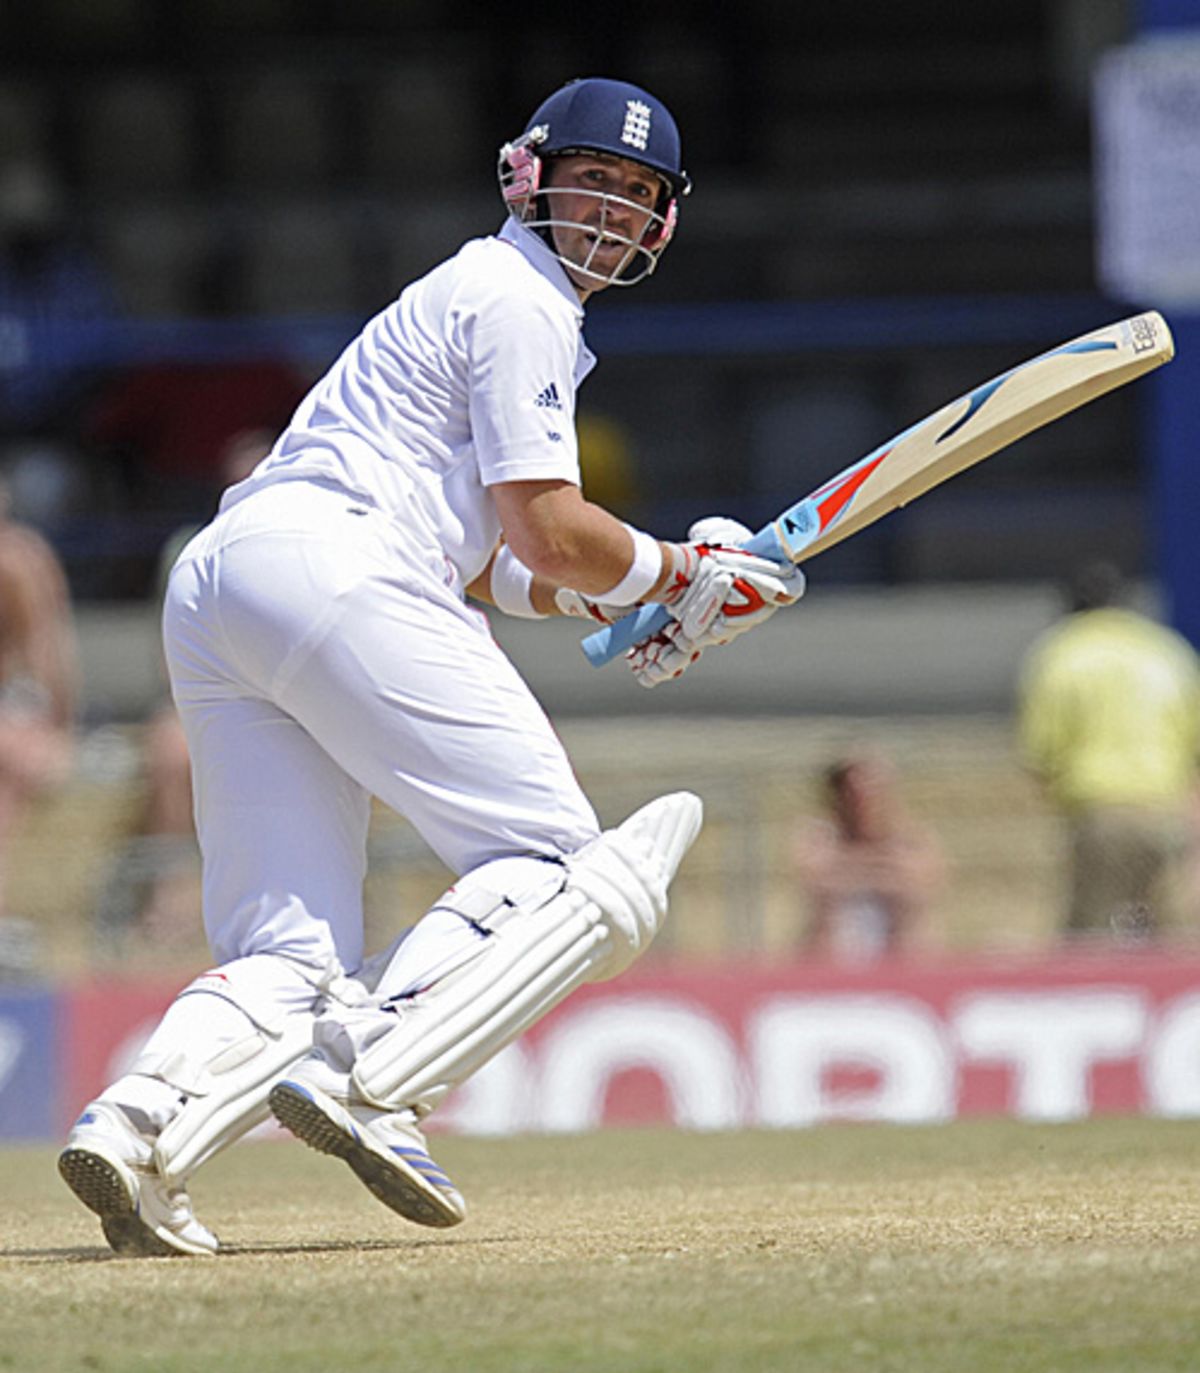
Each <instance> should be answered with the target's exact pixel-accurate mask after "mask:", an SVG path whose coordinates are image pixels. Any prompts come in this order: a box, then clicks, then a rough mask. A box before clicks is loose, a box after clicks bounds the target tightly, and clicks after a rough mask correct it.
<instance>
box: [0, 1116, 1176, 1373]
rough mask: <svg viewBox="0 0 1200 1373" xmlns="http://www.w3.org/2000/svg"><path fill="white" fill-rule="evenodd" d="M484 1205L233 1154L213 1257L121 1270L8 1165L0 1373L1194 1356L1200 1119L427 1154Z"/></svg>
mask: <svg viewBox="0 0 1200 1373" xmlns="http://www.w3.org/2000/svg"><path fill="white" fill-rule="evenodd" d="M439 1146H440V1147H439V1149H438V1151H437V1152H438V1153H439V1155H440V1156H441V1157H442V1158H443V1160H444V1161H445V1162H446V1164H447V1165H448V1166H449V1167H450V1169H451V1170H452V1171H453V1172H454V1173H455V1175H456V1176H457V1177H458V1178H459V1180H460V1181H461V1183H462V1184H463V1186H464V1188H465V1190H466V1192H467V1194H468V1197H469V1200H470V1201H471V1203H472V1207H473V1211H472V1215H471V1218H470V1219H469V1220H468V1222H467V1224H466V1225H464V1226H463V1227H462V1228H461V1229H460V1230H458V1231H452V1232H449V1233H448V1234H440V1233H437V1232H431V1231H422V1230H419V1229H415V1228H413V1227H411V1226H406V1225H405V1224H404V1223H403V1222H401V1221H399V1220H398V1219H396V1218H394V1217H392V1216H391V1215H390V1213H388V1212H386V1211H384V1210H383V1209H382V1208H380V1207H379V1206H378V1205H377V1204H376V1203H375V1202H373V1201H372V1200H371V1198H370V1197H369V1196H368V1195H367V1194H366V1193H365V1192H363V1191H362V1190H361V1189H359V1187H358V1185H357V1184H356V1183H355V1182H354V1180H353V1178H352V1177H351V1175H350V1173H349V1172H348V1171H347V1170H346V1169H345V1168H344V1167H343V1166H342V1165H340V1164H338V1163H335V1162H332V1161H331V1160H328V1159H325V1158H322V1157H320V1156H318V1155H315V1154H311V1153H309V1152H308V1151H306V1150H304V1149H302V1148H301V1147H299V1146H297V1145H288V1144H279V1143H273V1142H267V1143H260V1144H249V1145H246V1146H243V1147H242V1148H241V1149H238V1150H235V1151H234V1152H233V1153H231V1154H230V1155H227V1156H226V1157H224V1158H222V1159H220V1160H218V1161H217V1162H216V1163H215V1164H213V1165H212V1166H211V1167H210V1168H209V1169H208V1170H207V1171H206V1172H205V1173H204V1174H202V1175H201V1178H200V1180H199V1183H198V1184H197V1186H196V1188H195V1193H196V1200H197V1205H198V1207H199V1209H200V1210H201V1212H202V1214H203V1215H204V1216H205V1218H206V1219H207V1220H208V1221H209V1222H210V1223H211V1224H212V1225H213V1226H214V1228H216V1229H217V1230H218V1231H219V1233H221V1235H222V1236H223V1238H224V1240H225V1242H226V1246H227V1248H226V1250H225V1252H224V1253H223V1254H222V1256H221V1257H220V1258H218V1259H216V1260H212V1261H204V1260H149V1261H145V1260H143V1261H132V1260H121V1259H117V1258H115V1257H113V1256H111V1255H110V1254H109V1253H108V1251H107V1250H106V1249H103V1248H102V1247H101V1240H100V1234H99V1229H98V1227H97V1226H95V1225H94V1224H93V1223H92V1218H91V1217H90V1216H89V1215H88V1214H87V1213H86V1212H84V1211H83V1210H82V1209H81V1208H79V1207H78V1206H77V1204H75V1203H74V1201H73V1199H72V1198H71V1197H70V1195H69V1194H68V1193H67V1192H66V1190H65V1189H64V1188H63V1187H62V1186H61V1184H60V1183H59V1182H58V1179H57V1177H56V1176H55V1174H54V1170H53V1154H52V1152H51V1151H48V1150H44V1149H38V1150H30V1149H22V1150H13V1151H8V1152H5V1153H3V1154H0V1208H2V1209H0V1370H9V1369H19V1370H39V1373H54V1370H62V1369H79V1370H100V1371H103V1373H116V1371H117V1370H133V1369H137V1370H154V1371H155V1373H170V1371H172V1370H188V1373H192V1371H193V1370H195V1371H196V1373H199V1370H205V1371H206V1373H208V1371H209V1370H219V1371H220V1373H225V1370H234V1371H235V1373H240V1370H251V1369H262V1370H265V1371H267V1373H270V1371H271V1370H288V1373H301V1371H302V1370H318V1369H319V1370H330V1371H331V1373H345V1371H348V1370H359V1369H381V1370H382V1369H386V1370H389V1373H391V1371H392V1370H396V1371H397V1373H399V1370H409V1369H412V1370H417V1373H442V1371H443V1370H445V1371H446V1373H449V1371H450V1370H454V1373H459V1370H462V1371H463V1373H500V1370H503V1371H504V1373H517V1370H521V1373H543V1371H544V1373H568V1370H570V1373H602V1371H603V1373H616V1371H617V1370H620V1373H650V1370H656V1371H661V1373H695V1371H696V1370H722V1373H724V1371H725V1370H730V1371H731V1373H732V1371H733V1370H737V1373H759V1371H761V1370H772V1371H774V1370H789V1371H790V1370H810V1369H811V1370H819V1371H820V1373H842V1371H843V1370H846V1373H849V1370H864V1369H869V1370H904V1371H905V1373H908V1370H918V1369H919V1370H921V1373H951V1370H953V1373H963V1370H971V1373H992V1371H993V1370H994V1371H995V1373H1000V1370H1003V1373H1050V1371H1051V1370H1053V1371H1054V1373H1072V1370H1088V1373H1100V1371H1101V1370H1105V1371H1107V1370H1113V1371H1114V1373H1115V1371H1116V1370H1121V1371H1122V1373H1125V1371H1126V1370H1128V1371H1130V1373H1133V1371H1135V1370H1136V1373H1154V1371H1156V1370H1165V1369H1177V1370H1181V1373H1182V1370H1187V1371H1188V1373H1194V1370H1196V1369H1198V1368H1200V1188H1198V1186H1197V1178H1198V1171H1200V1124H1194V1123H1174V1124H1173V1123H1165V1122H1159V1123H1153V1122H1144V1121H1132V1120H1131V1121H1111V1122H1094V1123H1088V1124H1083V1125H1071V1126H1056V1127H1032V1126H1021V1125H1016V1124H1013V1123H1010V1122H996V1123H966V1124H956V1125H951V1126H946V1127H927V1128H915V1129H893V1128H885V1127H879V1126H866V1127H840V1128H825V1129H820V1130H814V1131H808V1132H799V1133H775V1134H740V1135H725V1136H716V1137H714V1136H695V1135H679V1134H673V1133H666V1132H653V1133H640V1132H639V1133H608V1134H602V1135H596V1136H592V1137H588V1138H569V1139H557V1140H543V1139H537V1140H522V1141H511V1140H509V1141H496V1142H491V1143H488V1142H482V1141H464V1140H454V1139H451V1140H441V1141H439Z"/></svg>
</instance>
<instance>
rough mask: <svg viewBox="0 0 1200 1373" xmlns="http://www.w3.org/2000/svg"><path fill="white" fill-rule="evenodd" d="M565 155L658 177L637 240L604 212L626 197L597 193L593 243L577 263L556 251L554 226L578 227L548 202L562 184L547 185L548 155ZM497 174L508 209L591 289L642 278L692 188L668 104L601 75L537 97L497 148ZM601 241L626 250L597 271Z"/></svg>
mask: <svg viewBox="0 0 1200 1373" xmlns="http://www.w3.org/2000/svg"><path fill="white" fill-rule="evenodd" d="M569 153H601V154H604V155H606V156H609V157H620V158H624V159H626V160H627V161H630V162H636V163H637V164H638V165H639V166H642V167H645V168H647V169H648V170H649V171H652V172H654V173H655V175H656V176H658V177H659V178H660V180H661V181H662V182H663V191H662V194H661V195H660V196H659V199H658V203H657V204H656V205H655V207H654V209H653V211H652V212H651V211H648V212H646V216H645V221H644V228H643V229H642V230H641V231H640V233H639V234H638V236H637V237H636V238H630V237H623V236H622V235H621V234H620V233H619V232H617V231H616V229H615V228H613V227H612V226H611V225H610V224H609V222H608V221H607V220H606V219H605V218H604V212H605V208H606V207H607V206H609V205H618V204H623V203H624V204H626V206H627V202H622V201H620V199H619V198H614V197H613V196H611V195H606V194H600V193H597V194H596V199H597V201H598V203H599V204H600V206H601V214H602V222H601V224H600V228H599V233H598V234H597V237H596V239H595V241H594V248H593V250H592V252H591V253H590V255H589V256H588V257H587V258H586V260H583V261H580V260H577V259H575V258H569V257H565V256H564V255H563V254H562V253H560V252H559V251H558V248H557V246H556V244H555V239H554V232H555V230H556V229H560V228H568V229H571V228H576V227H578V226H577V225H576V224H575V223H574V222H573V221H569V220H566V221H564V220H562V219H559V218H556V211H555V208H554V202H555V201H556V200H557V199H558V198H559V197H561V195H562V190H561V189H560V188H556V187H553V186H550V185H549V184H547V178H546V177H545V175H544V170H545V167H546V163H547V160H548V159H549V160H552V159H554V158H555V157H559V156H562V155H565V154H569ZM497 175H498V179H499V183H500V193H501V195H502V196H503V197H504V203H505V205H506V206H507V207H508V210H509V212H510V213H511V214H513V215H514V216H515V217H516V218H517V219H518V220H520V222H521V223H522V224H525V225H526V226H527V227H529V228H531V229H533V230H535V231H536V232H537V233H538V234H540V236H541V237H542V238H543V239H544V240H545V241H546V243H547V245H548V246H549V247H550V249H551V251H552V252H553V253H554V255H555V256H556V257H557V258H558V260H559V261H560V262H561V263H563V265H564V266H565V267H567V268H568V269H569V270H570V271H571V273H572V275H573V276H574V277H576V278H579V277H582V278H583V279H585V280H586V281H587V282H588V283H590V284H591V285H592V286H593V287H601V286H610V285H617V286H632V285H634V284H635V283H636V282H639V281H643V280H644V279H645V278H646V277H647V276H649V275H650V273H651V272H653V271H654V269H655V267H656V266H657V265H658V260H659V258H660V257H661V255H662V252H663V249H664V248H666V246H667V244H668V243H669V242H670V241H671V238H672V236H673V234H674V232H675V225H676V222H677V220H678V216H679V205H678V201H679V197H680V196H683V195H687V194H688V192H689V191H690V190H691V189H692V183H691V179H690V178H689V177H688V174H687V173H686V172H685V171H684V170H683V167H682V165H681V160H680V142H679V129H678V127H677V125H676V123H675V120H674V119H673V118H672V117H671V112H670V111H669V110H668V109H667V107H666V106H665V105H664V104H663V103H662V101H661V100H657V99H656V98H655V97H654V96H652V95H651V94H650V92H649V91H645V90H643V89H642V88H641V87H640V86H634V85H632V84H630V82H628V81H612V80H609V79H608V78H607V77H600V76H592V77H587V78H584V79H582V80H579V81H571V82H568V83H567V85H565V86H563V87H562V88H561V90H557V91H555V92H554V94H553V95H551V96H549V97H548V98H547V99H546V100H543V101H542V103H541V105H539V106H538V108H537V109H536V110H535V111H534V113H533V117H532V118H531V119H530V121H529V123H528V124H527V125H526V126H525V132H524V133H523V134H522V135H521V136H520V137H519V138H517V139H515V140H514V141H513V142H511V143H506V144H505V145H504V146H503V147H502V148H501V149H500V155H499V163H498V167H497ZM576 194H577V195H578V194H590V192H582V191H577V192H576ZM627 207H628V206H627ZM605 242H607V243H612V242H619V243H622V244H623V245H624V246H625V247H626V248H628V255H627V257H626V259H625V261H624V262H623V263H622V264H621V265H620V266H619V267H618V268H616V269H614V270H602V269H601V268H600V267H599V266H598V264H597V260H596V259H597V252H598V251H599V249H600V247H601V246H602V244H603V243H605Z"/></svg>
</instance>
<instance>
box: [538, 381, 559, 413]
mask: <svg viewBox="0 0 1200 1373" xmlns="http://www.w3.org/2000/svg"><path fill="white" fill-rule="evenodd" d="M533 403H534V405H536V406H538V407H539V408H540V409H542V410H561V409H562V408H563V406H562V401H561V400H560V399H559V395H558V386H557V385H556V384H555V383H554V382H551V383H550V385H549V386H547V387H544V388H543V389H542V390H541V391H539V392H538V393H537V396H536V397H535V398H534V402H533Z"/></svg>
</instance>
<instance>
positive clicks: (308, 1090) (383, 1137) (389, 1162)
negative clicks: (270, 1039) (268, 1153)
mask: <svg viewBox="0 0 1200 1373" xmlns="http://www.w3.org/2000/svg"><path fill="white" fill-rule="evenodd" d="M348 1083H349V1078H348V1075H346V1074H341V1073H337V1072H336V1071H335V1070H334V1069H332V1068H330V1067H328V1066H327V1065H326V1064H324V1063H323V1062H322V1061H321V1060H320V1059H317V1058H315V1057H311V1058H307V1059H305V1061H304V1062H303V1063H301V1064H299V1065H298V1066H297V1067H296V1068H293V1069H292V1073H291V1076H290V1077H287V1078H284V1079H283V1081H281V1082H277V1083H276V1084H275V1086H274V1087H272V1088H271V1095H270V1097H269V1098H268V1101H269V1102H270V1106H271V1110H272V1112H273V1113H274V1115H275V1119H276V1120H278V1121H279V1123H280V1124H281V1125H284V1126H286V1127H287V1128H288V1129H289V1130H290V1131H291V1132H292V1134H294V1135H295V1136H296V1138H297V1139H300V1140H303V1142H304V1143H305V1144H307V1145H308V1146H309V1147H310V1148H312V1149H317V1150H319V1151H320V1152H321V1153H322V1154H332V1155H333V1156H334V1158H340V1159H341V1160H342V1161H343V1162H344V1163H348V1164H349V1165H350V1167H351V1169H352V1170H353V1171H354V1174H355V1176H356V1177H357V1178H358V1179H359V1181H360V1182H362V1183H363V1185H364V1186H365V1187H366V1188H367V1190H368V1191H369V1192H371V1193H372V1195H374V1196H375V1197H377V1198H378V1199H379V1200H380V1201H381V1202H383V1204H384V1205H385V1206H388V1207H390V1208H391V1209H392V1210H393V1211H395V1212H397V1213H398V1214H399V1215H401V1216H403V1217H404V1218H405V1220H411V1221H414V1222H415V1223H416V1224H417V1225H431V1226H435V1227H437V1228H439V1229H446V1228H448V1227H449V1226H451V1225H459V1224H461V1223H462V1221H463V1220H465V1219H466V1215H467V1204H466V1202H465V1201H464V1200H463V1196H462V1193H461V1192H460V1191H459V1190H458V1188H457V1187H455V1185H454V1184H453V1183H452V1182H451V1181H450V1179H449V1178H448V1177H447V1176H446V1174H445V1172H444V1171H443V1170H442V1168H441V1167H440V1166H439V1165H438V1164H436V1163H435V1162H434V1161H433V1159H431V1158H430V1157H429V1151H428V1149H427V1148H426V1145H425V1136H424V1135H423V1134H422V1133H421V1131H420V1130H419V1129H418V1128H417V1126H416V1125H415V1124H414V1123H413V1121H412V1119H411V1116H410V1114H409V1113H408V1112H401V1113H396V1112H394V1111H381V1110H380V1109H379V1108H378V1107H376V1106H371V1105H369V1104H368V1103H367V1102H365V1101H362V1100H361V1098H357V1097H356V1094H354V1093H353V1092H352V1091H350V1090H348Z"/></svg>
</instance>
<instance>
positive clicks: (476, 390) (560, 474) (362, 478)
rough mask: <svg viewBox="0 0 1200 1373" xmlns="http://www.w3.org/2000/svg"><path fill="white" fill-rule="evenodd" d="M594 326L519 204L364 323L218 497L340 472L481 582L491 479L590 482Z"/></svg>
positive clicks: (489, 528)
mask: <svg viewBox="0 0 1200 1373" xmlns="http://www.w3.org/2000/svg"><path fill="white" fill-rule="evenodd" d="M582 326H583V307H582V306H581V305H580V303H579V298H578V296H577V295H576V294H575V289H574V287H573V286H572V285H571V282H570V279H569V278H568V276H567V274H566V272H565V271H564V270H563V268H562V266H561V264H560V263H559V262H558V261H557V260H556V259H555V257H554V256H553V255H552V254H551V252H550V250H549V249H548V248H547V246H546V245H545V244H544V243H543V242H542V240H541V239H540V238H539V237H538V236H537V235H536V234H535V233H533V232H532V231H531V230H529V229H526V228H525V227H524V226H523V225H521V224H519V223H518V222H517V221H516V220H514V219H512V218H509V219H508V220H507V221H506V223H505V224H504V226H503V227H502V228H501V230H500V232H499V234H497V235H495V236H492V237H489V238H480V239H472V240H470V241H469V242H467V243H465V244H464V245H463V247H462V248H461V249H460V250H459V251H458V252H457V253H456V254H455V255H454V256H453V257H451V258H449V259H448V260H447V261H445V262H443V263H442V264H441V265H440V266H438V267H435V268H434V269H433V270H432V271H431V272H429V273H428V274H427V275H426V276H424V277H421V278H420V279H419V280H417V281H415V282H413V283H412V284H411V285H409V286H407V287H406V288H405V289H404V290H403V291H402V292H401V294H400V296H399V297H398V298H397V299H396V300H395V301H393V302H392V304H390V305H389V306H387V307H386V309H384V310H382V311H380V313H379V314H377V315H376V316H375V317H374V318H373V319H371V320H370V321H369V322H368V323H367V324H366V325H365V326H364V328H363V330H362V332H361V333H360V334H359V335H358V337H357V338H356V339H355V340H354V341H353V342H352V343H351V344H350V345H349V346H348V347H347V348H346V350H345V351H344V352H343V353H342V355H341V357H339V358H338V360H337V361H336V362H335V363H334V364H333V366H332V367H331V368H330V369H329V371H328V372H327V373H326V374H325V376H324V377H323V378H322V379H321V380H320V381H319V382H317V384H316V385H315V386H314V387H313V389H312V390H311V391H310V392H309V394H308V395H307V397H306V398H305V399H304V400H303V401H302V402H301V404H300V406H299V408H298V409H297V411H296V413H295V415H294V416H293V417H292V420H291V423H290V424H289V425H288V427H287V428H286V429H285V430H284V432H283V433H282V434H281V435H280V437H279V439H278V441H277V442H276V444H275V447H274V448H273V449H272V451H271V453H270V455H269V456H268V457H267V458H266V459H264V461H263V462H262V463H261V464H260V465H259V466H258V467H257V468H256V469H255V471H254V472H253V473H252V475H251V476H250V477H248V478H247V479H246V480H245V481H243V482H240V483H239V484H238V485H236V486H234V487H232V488H230V490H229V491H227V492H226V493H225V496H224V498H223V499H222V502H221V509H222V510H225V509H228V508H229V507H230V506H232V505H234V504H236V503H237V502H238V501H240V500H242V499H243V498H244V497H245V496H248V495H250V494H251V493H253V492H254V491H257V490H260V489H261V488H262V487H263V486H266V485H271V484H274V483H277V482H280V481H297V480H299V481H311V482H316V483H319V484H321V485H333V486H336V487H339V488H341V489H343V490H345V491H347V492H349V493H352V494H354V495H356V496H358V497H360V498H362V499H363V500H365V501H367V502H369V503H371V504H373V505H375V506H378V507H379V508H380V509H381V510H383V511H385V512H386V513H387V514H388V515H390V516H391V518H392V519H393V520H395V521H396V522H397V523H398V524H399V525H400V526H401V527H402V529H403V533H404V536H405V538H406V540H412V541H415V542H418V543H420V544H423V545H425V546H426V547H427V548H429V549H430V550H431V551H437V552H439V553H440V554H442V555H444V556H445V558H446V559H448V560H449V562H450V563H451V564H452V566H453V569H454V571H455V572H456V573H457V576H458V578H459V579H460V583H461V585H466V584H468V583H470V582H471V581H472V580H474V578H475V577H476V576H478V574H479V573H480V572H481V571H482V570H483V568H484V567H485V566H486V564H487V560H488V558H489V557H490V556H491V554H492V551H493V549H494V548H495V546H496V542H497V540H498V539H499V537H500V521H499V518H498V517H497V514H496V509H495V505H494V503H493V501H492V499H491V497H490V496H489V495H488V492H487V488H488V487H489V486H491V485H493V484H495V483H497V482H507V481H531V480H547V479H560V480H565V481H569V482H573V483H574V484H576V485H579V483H580V475H579V453H578V448H577V445H576V438H575V390H576V388H577V387H578V385H579V384H580V382H582V381H583V379H584V377H585V376H587V374H588V372H590V371H591V369H592V367H593V366H594V365H595V357H594V356H593V354H592V353H591V351H590V350H589V349H588V347H587V345H586V344H585V343H584V341H583V334H582Z"/></svg>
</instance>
